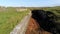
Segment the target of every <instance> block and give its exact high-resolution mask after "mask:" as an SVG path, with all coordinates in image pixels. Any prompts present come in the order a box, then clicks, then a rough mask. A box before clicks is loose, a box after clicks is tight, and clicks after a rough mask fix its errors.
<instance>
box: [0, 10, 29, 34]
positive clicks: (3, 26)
mask: <svg viewBox="0 0 60 34" xmlns="http://www.w3.org/2000/svg"><path fill="white" fill-rule="evenodd" d="M27 13H28V11H25V12H17V11H14V10H8V11H2V12H0V34H10V32H11V31H12V30H13V28H14V27H15V26H16V25H17V24H18V23H19V22H20V21H21V19H22V18H23V17H24V16H26V15H27Z"/></svg>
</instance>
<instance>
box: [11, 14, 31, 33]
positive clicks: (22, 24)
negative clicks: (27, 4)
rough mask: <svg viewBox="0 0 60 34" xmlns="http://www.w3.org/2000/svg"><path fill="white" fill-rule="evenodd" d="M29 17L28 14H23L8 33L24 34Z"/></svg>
mask: <svg viewBox="0 0 60 34" xmlns="http://www.w3.org/2000/svg"><path fill="white" fill-rule="evenodd" d="M30 17H31V15H30V14H29V15H27V16H25V17H24V18H23V20H22V21H21V22H20V23H19V24H18V25H17V26H16V27H15V28H14V29H13V31H12V32H11V33H10V34H25V31H26V28H27V26H28V22H29V20H30Z"/></svg>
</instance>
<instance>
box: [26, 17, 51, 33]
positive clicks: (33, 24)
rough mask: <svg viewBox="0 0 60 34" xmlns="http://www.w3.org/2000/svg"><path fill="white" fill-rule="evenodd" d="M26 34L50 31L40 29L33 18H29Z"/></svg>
mask: <svg viewBox="0 0 60 34" xmlns="http://www.w3.org/2000/svg"><path fill="white" fill-rule="evenodd" d="M26 34H51V33H50V32H47V31H44V30H40V29H39V25H38V24H37V22H36V21H35V20H34V19H33V18H30V21H29V25H28V27H27V31H26Z"/></svg>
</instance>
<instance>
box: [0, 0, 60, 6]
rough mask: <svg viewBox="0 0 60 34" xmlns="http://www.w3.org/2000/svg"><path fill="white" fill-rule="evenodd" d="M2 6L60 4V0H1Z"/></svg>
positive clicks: (0, 4)
mask: <svg viewBox="0 0 60 34" xmlns="http://www.w3.org/2000/svg"><path fill="white" fill-rule="evenodd" d="M0 6H14V7H15V6H17V7H18V6H19V7H20V6H24V7H44V6H60V0H0Z"/></svg>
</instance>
